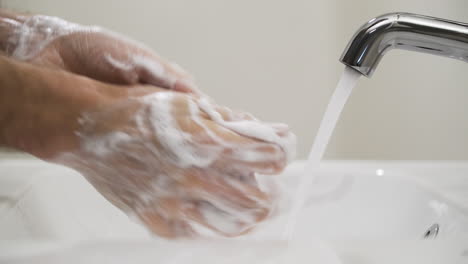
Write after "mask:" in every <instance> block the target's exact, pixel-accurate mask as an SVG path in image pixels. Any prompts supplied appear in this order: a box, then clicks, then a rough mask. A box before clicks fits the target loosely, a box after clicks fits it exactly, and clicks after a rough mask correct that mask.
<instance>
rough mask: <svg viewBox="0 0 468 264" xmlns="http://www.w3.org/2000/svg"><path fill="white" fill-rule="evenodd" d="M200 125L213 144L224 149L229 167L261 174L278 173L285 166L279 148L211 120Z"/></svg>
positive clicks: (284, 156) (285, 159) (281, 150)
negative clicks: (239, 167)
mask: <svg viewBox="0 0 468 264" xmlns="http://www.w3.org/2000/svg"><path fill="white" fill-rule="evenodd" d="M200 123H201V124H202V126H203V128H204V129H205V130H206V131H209V132H210V133H211V135H213V136H212V137H215V138H214V139H213V140H214V141H215V142H218V144H221V145H222V146H224V147H225V151H224V152H223V158H225V159H227V160H228V161H232V162H233V163H232V164H231V166H233V167H237V166H244V167H247V168H250V170H252V171H255V172H259V173H263V174H275V173H279V172H281V171H282V170H283V169H284V167H285V166H286V163H287V156H286V153H285V151H284V150H283V149H282V148H281V147H280V146H278V145H275V144H273V143H268V142H262V141H258V140H256V139H252V138H248V137H244V136H242V135H239V134H237V133H235V132H233V131H231V130H229V129H227V128H224V127H222V126H219V125H218V124H217V123H214V122H213V121H211V120H206V119H203V120H201V122H200ZM220 160H221V159H220Z"/></svg>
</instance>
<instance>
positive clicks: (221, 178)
mask: <svg viewBox="0 0 468 264" xmlns="http://www.w3.org/2000/svg"><path fill="white" fill-rule="evenodd" d="M180 184H181V187H182V188H183V189H184V190H187V192H188V193H189V194H190V196H191V197H197V198H198V199H199V200H207V201H213V202H218V203H219V204H218V207H224V208H227V209H225V210H224V211H244V210H257V209H258V210H261V211H262V210H266V209H267V208H269V207H270V206H271V201H272V199H271V197H270V196H269V195H268V194H267V193H264V192H262V191H261V190H260V189H259V188H258V186H256V185H252V184H251V183H244V182H242V181H239V180H236V179H235V178H234V177H231V176H230V175H227V174H224V173H223V172H220V171H216V170H203V169H197V170H191V171H190V172H187V173H185V174H184V177H183V181H182V182H180Z"/></svg>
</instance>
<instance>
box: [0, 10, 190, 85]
mask: <svg viewBox="0 0 468 264" xmlns="http://www.w3.org/2000/svg"><path fill="white" fill-rule="evenodd" d="M0 24H1V25H2V27H5V26H8V28H9V29H10V33H9V34H8V36H9V37H8V43H7V45H6V47H5V51H6V53H7V54H8V55H10V56H12V57H13V58H16V59H19V60H22V61H26V62H30V63H33V64H36V65H40V66H47V67H51V68H56V69H62V70H66V71H69V72H72V73H76V74H79V75H84V76H87V77H90V78H93V79H95V80H99V81H103V82H107V83H115V84H138V83H139V84H151V85H155V86H158V87H162V88H166V89H173V90H176V91H182V92H196V93H197V92H198V90H197V88H196V86H195V84H194V80H193V78H192V76H191V75H190V74H188V73H187V72H186V71H184V70H183V69H182V68H181V67H180V66H178V65H177V64H175V63H170V62H168V61H166V60H165V59H163V58H161V57H160V56H158V55H157V54H156V53H154V52H153V51H152V50H151V49H149V48H147V47H145V46H144V45H143V44H141V43H138V42H136V41H133V40H130V39H128V38H126V37H124V36H121V35H119V34H117V33H114V32H111V31H108V30H106V29H103V28H100V27H96V26H82V25H78V24H74V23H70V22H67V21H65V20H62V19H60V18H57V17H49V16H43V15H34V16H31V17H25V16H18V17H16V18H15V19H6V18H4V19H2V21H0Z"/></svg>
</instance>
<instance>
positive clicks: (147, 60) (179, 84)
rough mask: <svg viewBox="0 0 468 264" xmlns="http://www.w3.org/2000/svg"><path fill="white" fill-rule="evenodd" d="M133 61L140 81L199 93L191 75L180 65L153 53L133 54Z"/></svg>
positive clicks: (180, 90)
mask: <svg viewBox="0 0 468 264" xmlns="http://www.w3.org/2000/svg"><path fill="white" fill-rule="evenodd" d="M133 62H134V65H135V67H136V70H137V72H138V75H139V79H140V82H141V83H146V84H152V85H156V86H161V87H164V88H166V89H171V90H175V91H179V92H185V93H194V94H201V92H200V91H199V89H198V87H197V86H196V85H195V81H194V79H193V77H192V76H191V75H189V74H188V73H187V72H185V71H184V70H182V68H181V67H180V66H175V65H176V64H173V63H169V62H167V61H165V60H164V59H162V58H161V57H159V56H157V55H154V54H152V53H151V54H147V55H146V56H134V57H133Z"/></svg>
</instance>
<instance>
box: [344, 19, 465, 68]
mask: <svg viewBox="0 0 468 264" xmlns="http://www.w3.org/2000/svg"><path fill="white" fill-rule="evenodd" d="M392 49H404V50H412V51H419V52H425V53H430V54H435V55H440V56H444V57H450V58H454V59H459V60H462V61H466V62H468V24H465V23H460V22H455V21H450V20H445V19H440V18H435V17H429V16H422V15H416V14H409V13H390V14H386V15H382V16H379V17H376V18H373V19H371V20H370V21H369V22H367V23H366V24H364V25H363V26H362V27H361V28H360V29H359V30H358V31H357V32H356V33H355V34H354V36H353V38H352V39H351V41H350V42H349V43H348V46H347V47H346V49H345V50H344V52H343V55H342V56H341V58H340V61H341V62H343V63H344V64H345V65H347V66H350V67H352V68H354V69H355V70H357V71H359V72H360V73H362V74H363V75H365V76H367V77H371V76H372V73H373V72H374V71H375V69H376V68H377V65H378V64H379V62H380V59H381V58H382V57H383V56H384V55H385V53H386V52H387V51H389V50H392Z"/></svg>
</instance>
